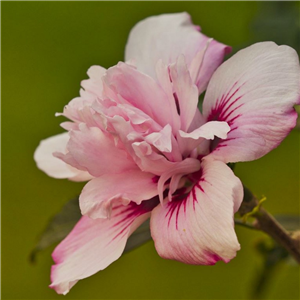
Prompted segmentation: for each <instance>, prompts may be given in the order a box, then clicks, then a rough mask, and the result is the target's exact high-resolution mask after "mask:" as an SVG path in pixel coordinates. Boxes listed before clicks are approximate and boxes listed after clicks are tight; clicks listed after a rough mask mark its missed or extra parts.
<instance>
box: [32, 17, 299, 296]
mask: <svg viewBox="0 0 300 300" xmlns="http://www.w3.org/2000/svg"><path fill="white" fill-rule="evenodd" d="M229 50H230V48H229V47H227V46H225V45H223V44H220V43H218V42H216V41H214V40H211V39H209V38H207V37H206V36H204V35H203V34H201V33H200V32H199V28H198V27H196V26H194V25H193V24H192V23H191V21H190V17H189V15H188V14H186V13H180V14H171V15H161V16H158V17H151V18H148V19H146V20H144V21H142V22H140V23H138V24H137V25H136V26H135V27H134V28H133V29H132V31H131V33H130V36H129V40H128V43H127V46H126V55H125V59H126V61H127V63H119V64H118V65H117V66H114V67H112V68H110V69H108V70H105V69H104V68H102V67H100V66H93V67H91V68H90V69H89V70H88V75H89V79H88V80H84V81H83V82H82V87H83V89H82V90H80V97H78V98H75V99H73V100H72V101H71V102H70V103H69V104H68V105H67V106H66V107H65V108H64V111H63V113H62V115H64V116H66V117H67V118H69V119H70V120H71V122H65V123H62V127H63V128H65V129H66V130H67V131H68V132H67V133H63V134H60V135H57V136H54V137H51V138H49V139H47V140H44V141H42V142H41V144H40V145H39V147H38V148H37V150H36V152H35V155H34V157H35V160H36V162H37V164H38V166H39V168H40V169H42V170H43V171H44V172H46V173H47V174H48V175H49V176H53V177H55V178H69V179H71V180H77V181H87V180H89V182H88V183H87V184H86V186H85V187H84V189H83V191H82V193H81V195H80V208H81V211H82V214H83V217H82V218H81V220H80V221H79V222H78V224H77V225H76V226H75V228H74V229H73V231H72V232H71V233H70V234H69V235H68V237H67V238H66V239H65V240H64V241H63V242H61V243H60V244H59V245H58V247H57V248H56V249H55V250H54V252H53V259H54V261H55V265H54V266H53V267H52V273H51V280H52V284H51V285H50V287H52V288H54V289H55V290H56V291H57V292H58V293H62V294H66V293H67V292H68V291H69V290H70V288H71V287H72V286H74V284H75V283H76V282H77V281H78V280H80V279H83V278H85V277H88V276H91V275H92V274H94V273H96V272H98V271H99V270H103V269H104V268H106V267H107V266H108V265H110V264H111V263H112V262H113V261H115V260H116V259H118V258H119V257H120V256H121V254H122V252H123V250H124V247H125V245H126V241H127V239H128V237H129V236H130V234H131V233H132V232H133V231H134V230H135V229H136V228H137V227H138V226H139V225H141V224H142V222H144V221H145V220H146V219H147V218H149V217H151V223H150V226H151V234H152V237H153V240H154V242H155V247H156V250H157V252H158V254H159V255H160V256H161V257H164V258H167V259H175V260H178V261H182V262H184V263H188V264H202V265H212V264H215V263H216V262H217V261H219V260H222V261H224V262H228V261H230V260H231V259H232V258H234V257H235V255H236V252H237V251H238V250H239V249H240V245H239V243H238V240H237V237H236V234H235V231H234V222H233V214H234V213H235V212H236V211H237V210H238V208H239V206H240V204H241V201H242V199H243V187H242V184H241V182H240V180H239V179H238V178H237V177H236V176H235V175H234V173H233V172H232V171H231V169H230V168H229V167H228V166H227V165H226V163H228V162H238V161H249V160H254V159H257V158H259V157H261V156H263V155H265V154H266V153H268V152H269V151H270V150H272V149H273V148H275V147H277V146H278V145H279V143H280V142H281V141H282V140H283V139H284V138H285V137H286V135H287V134H288V133H289V131H290V130H291V129H292V128H293V127H294V126H295V123H296V118H297V114H296V112H295V111H294V108H293V106H294V105H295V104H299V98H300V97H299V82H300V72H299V62H298V57H297V54H296V53H295V51H294V50H293V49H291V48H289V47H287V46H277V45H276V44H274V43H272V42H264V43H258V44H255V45H253V46H250V47H248V48H246V49H244V50H242V51H240V52H238V53H237V54H236V55H234V56H233V57H232V58H230V59H229V60H228V61H226V62H225V63H223V64H222V65H221V66H220V67H219V68H218V66H219V65H220V64H221V62H222V60H223V57H224V55H225V54H226V53H227V52H228V51H229ZM216 69H217V70H216ZM215 70H216V71H215ZM214 71H215V72H214ZM208 82H209V84H208ZM207 85H208V87H207ZM206 87H207V91H206V95H205V99H204V102H203V113H202V114H201V113H200V111H199V110H198V108H197V104H198V96H199V94H200V93H201V92H203V91H204V89H205V88H206ZM52 153H53V156H52Z"/></svg>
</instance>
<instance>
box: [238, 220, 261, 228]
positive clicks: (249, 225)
mask: <svg viewBox="0 0 300 300" xmlns="http://www.w3.org/2000/svg"><path fill="white" fill-rule="evenodd" d="M234 224H235V225H239V226H242V227H246V228H249V229H255V230H258V228H256V227H255V226H253V225H252V224H249V223H245V222H243V221H242V220H239V219H234Z"/></svg>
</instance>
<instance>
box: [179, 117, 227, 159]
mask: <svg viewBox="0 0 300 300" xmlns="http://www.w3.org/2000/svg"><path fill="white" fill-rule="evenodd" d="M229 131H230V127H229V126H228V124H227V123H226V122H219V121H210V122H207V123H205V124H204V125H202V126H201V127H199V128H197V129H195V130H194V131H192V132H190V133H186V132H184V131H181V130H179V135H178V136H177V141H178V144H179V148H180V150H181V153H182V155H183V156H184V157H185V156H187V155H190V154H191V152H192V151H193V150H194V149H195V148H196V147H198V146H199V145H200V144H201V151H202V152H206V151H207V150H208V149H202V148H205V147H207V148H208V147H209V145H206V143H205V147H202V142H203V141H204V140H213V139H214V138H215V137H218V138H221V139H225V138H226V137H227V133H228V132H229Z"/></svg>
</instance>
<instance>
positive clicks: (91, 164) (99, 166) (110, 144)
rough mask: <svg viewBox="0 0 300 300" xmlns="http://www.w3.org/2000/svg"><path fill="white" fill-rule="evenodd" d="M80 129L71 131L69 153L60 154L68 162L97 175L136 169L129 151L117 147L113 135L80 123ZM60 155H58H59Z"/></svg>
mask: <svg viewBox="0 0 300 300" xmlns="http://www.w3.org/2000/svg"><path fill="white" fill-rule="evenodd" d="M79 129H80V130H79V131H75V130H74V131H72V132H70V136H71V138H70V141H69V142H68V145H67V148H68V150H69V152H68V154H67V155H65V156H61V155H60V156H59V157H60V158H61V159H63V160H65V161H66V162H67V163H69V164H71V165H73V166H75V167H77V168H82V169H84V170H87V171H88V172H89V173H90V174H92V175H93V176H95V177H98V176H101V175H103V174H116V173H121V172H124V171H128V170H133V169H136V168H137V167H136V166H135V163H134V162H133V160H131V159H130V158H129V157H128V155H127V153H126V152H125V151H124V150H122V149H119V148H118V147H116V145H115V142H114V140H113V137H111V136H108V135H106V134H105V133H104V132H103V131H102V130H101V129H99V128H97V127H91V128H89V127H87V126H86V125H85V124H83V123H82V124H80V126H79ZM57 156H58V155H57Z"/></svg>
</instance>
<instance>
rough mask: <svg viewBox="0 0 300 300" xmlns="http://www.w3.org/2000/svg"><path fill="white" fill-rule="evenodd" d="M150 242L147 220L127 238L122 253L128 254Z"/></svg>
mask: <svg viewBox="0 0 300 300" xmlns="http://www.w3.org/2000/svg"><path fill="white" fill-rule="evenodd" d="M150 240H151V233H150V222H149V220H147V221H146V222H144V223H143V224H142V225H141V226H140V227H139V228H138V229H137V230H136V231H135V232H134V233H133V234H132V235H131V236H130V237H129V239H128V241H127V244H126V247H125V250H124V253H126V252H129V251H131V250H133V249H135V248H137V247H139V246H141V245H142V244H144V243H146V242H148V241H150Z"/></svg>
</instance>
